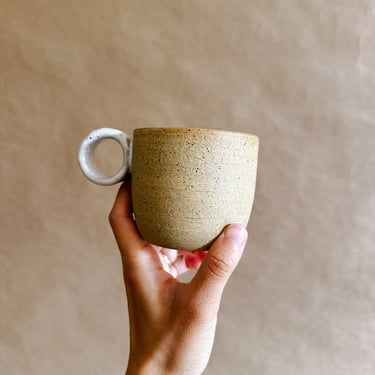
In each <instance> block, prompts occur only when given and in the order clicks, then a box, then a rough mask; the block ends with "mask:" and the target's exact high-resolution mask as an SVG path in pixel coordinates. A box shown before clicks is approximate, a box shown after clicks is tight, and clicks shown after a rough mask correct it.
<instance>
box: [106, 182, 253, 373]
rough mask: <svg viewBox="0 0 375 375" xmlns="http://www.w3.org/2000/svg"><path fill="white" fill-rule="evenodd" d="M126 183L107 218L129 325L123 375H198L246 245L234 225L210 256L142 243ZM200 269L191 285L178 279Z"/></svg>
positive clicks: (244, 235)
mask: <svg viewBox="0 0 375 375" xmlns="http://www.w3.org/2000/svg"><path fill="white" fill-rule="evenodd" d="M132 212H133V210H132V205H131V192H130V182H129V181H127V182H125V183H124V184H123V185H122V186H121V188H120V190H119V192H118V195H117V198H116V200H115V203H114V206H113V208H112V210H111V213H110V215H109V220H110V223H111V226H112V230H113V232H114V235H115V238H116V240H117V244H118V247H119V250H120V253H121V258H122V264H123V274H124V281H125V289H126V294H127V299H128V310H129V324H130V353H129V361H128V367H127V370H126V375H143V374H147V375H158V374H160V375H170V374H178V375H193V374H194V375H196V374H202V373H203V371H204V369H205V368H206V366H207V363H208V360H209V357H210V354H211V350H212V346H213V342H214V336H215V329H216V323H217V314H218V310H219V305H220V300H221V297H222V293H223V290H224V287H225V285H226V283H227V281H228V279H229V277H230V275H231V274H232V272H233V271H234V269H235V267H236V266H237V264H238V262H239V260H240V258H241V255H242V252H243V249H244V247H245V244H246V241H247V232H246V229H244V228H243V227H242V226H240V225H237V224H232V225H229V226H227V227H226V228H225V229H224V231H223V233H222V234H221V235H220V236H219V237H218V238H217V239H216V241H215V242H214V243H213V244H212V246H211V248H210V249H209V251H208V252H199V251H195V252H186V251H184V252H182V251H177V250H170V249H162V248H160V247H157V246H154V245H152V244H150V243H148V242H147V241H145V240H144V239H143V238H142V237H141V236H140V234H139V233H138V230H137V227H136V225H135V221H134V220H133V216H132ZM191 268H199V269H198V271H197V272H196V274H195V275H194V277H193V279H192V280H191V281H190V282H189V283H183V282H181V281H179V280H178V279H177V277H178V276H179V275H181V274H182V273H184V272H186V271H187V270H189V269H191Z"/></svg>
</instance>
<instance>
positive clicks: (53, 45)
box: [0, 0, 375, 375]
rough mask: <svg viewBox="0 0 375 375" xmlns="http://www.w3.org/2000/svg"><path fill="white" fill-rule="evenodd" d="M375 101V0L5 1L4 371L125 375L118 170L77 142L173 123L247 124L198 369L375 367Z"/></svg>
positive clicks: (0, 127)
mask: <svg viewBox="0 0 375 375" xmlns="http://www.w3.org/2000/svg"><path fill="white" fill-rule="evenodd" d="M374 99H375V1H374V0H356V1H352V0H330V1H323V0H319V1H317V0H304V1H299V0H285V1H260V0H258V1H255V0H253V1H245V0H243V1H221V0H217V1H208V0H207V1H161V0H160V1H156V0H155V1H151V0H149V1H146V0H142V1H140V0H132V1H119V0H108V1H98V0H95V1H79V2H76V1H62V0H61V1H57V0H55V1H50V0H49V1H46V0H34V1H26V0H24V1H21V0H12V1H10V0H8V1H7V0H0V160H1V164H0V178H1V180H0V184H1V185H0V197H1V198H0V199H1V206H0V207H1V209H0V215H1V216H0V220H1V221H0V246H1V250H0V372H1V374H12V375H19V374H28V375H32V374H38V375H47V374H56V375H57V374H64V375H65V374H122V373H123V371H124V368H125V364H126V359H127V350H128V338H127V335H128V330H127V316H126V304H125V302H124V292H123V286H122V276H121V267H120V259H119V256H118V253H117V250H116V246H115V243H114V240H113V238H112V235H111V232H110V229H109V225H108V224H107V213H108V211H109V209H110V207H111V205H112V202H113V199H114V194H115V191H116V190H117V187H114V188H103V187H98V186H95V185H93V184H90V183H89V182H87V181H86V180H85V179H84V178H83V177H82V175H81V174H80V172H79V170H78V168H77V163H76V151H77V149H78V146H79V143H80V141H81V138H82V137H83V136H85V135H86V134H87V133H88V132H89V131H90V130H91V129H93V128H96V127H101V126H112V127H117V128H121V129H123V130H125V131H127V132H131V131H132V129H133V128H135V127H141V126H148V125H176V124H177V125H189V126H200V127H216V128H222V129H236V130H242V131H249V132H253V133H255V134H258V135H259V136H260V139H261V150H260V160H259V173H258V185H257V192H256V198H255V206H254V210H253V215H252V219H251V222H250V224H249V231H250V241H249V244H248V246H247V249H246V254H245V255H244V257H243V260H242V262H241V264H240V265H239V268H238V270H237V271H236V273H235V275H234V276H233V278H232V280H231V282H230V284H229V286H228V288H227V289H226V292H225V296H224V300H223V304H222V309H221V314H220V320H219V325H218V331H217V339H216V343H215V347H214V351H213V355H212V359H211V362H210V364H209V367H208V368H207V371H206V373H207V374H212V375H213V374H215V375H221V374H239V375H240V374H244V375H245V374H257V375H274V374H278V375H280V374H282V375H284V374H285V375H292V374H298V375H300V374H304V375H310V374H311V375H315V374H321V375H332V374H334V375H354V374H355V375H369V374H374V373H375V251H374V248H375V228H374V227H375V151H374V150H375V138H374V137H375V128H374V126H375V124H374V122H375V120H374V119H375V117H374V116H375V105H374V104H375V103H374V101H375V100H374ZM103 153H104V154H105V153H107V156H106V158H107V160H108V163H109V165H110V166H112V167H113V165H114V164H116V163H115V154H112V153H111V152H110V150H109V148H108V147H107V149H105V150H104V151H103ZM103 153H102V154H103ZM116 155H117V154H116ZM111 163H112V164H111Z"/></svg>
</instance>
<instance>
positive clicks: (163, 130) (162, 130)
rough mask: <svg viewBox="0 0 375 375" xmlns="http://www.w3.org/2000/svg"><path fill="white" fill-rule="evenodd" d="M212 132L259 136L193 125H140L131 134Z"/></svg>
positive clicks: (257, 138) (256, 138)
mask: <svg viewBox="0 0 375 375" xmlns="http://www.w3.org/2000/svg"><path fill="white" fill-rule="evenodd" d="M150 132H155V133H183V134H186V133H213V134H238V135H243V136H246V137H250V138H254V139H255V140H256V141H257V142H259V137H258V136H257V135H255V134H252V133H247V132H242V131H236V130H225V129H215V128H193V127H183V126H181V127H177V126H165V127H158V126H156V127H142V128H136V129H134V130H133V134H136V133H140V134H142V133H150Z"/></svg>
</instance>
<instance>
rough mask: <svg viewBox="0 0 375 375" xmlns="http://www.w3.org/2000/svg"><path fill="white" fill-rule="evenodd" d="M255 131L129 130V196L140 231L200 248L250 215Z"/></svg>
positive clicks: (169, 244)
mask: <svg viewBox="0 0 375 375" xmlns="http://www.w3.org/2000/svg"><path fill="white" fill-rule="evenodd" d="M258 143H259V140H258V137H257V136H255V135H252V134H247V133H240V132H230V131H223V130H214V129H199V128H141V129H135V130H134V133H133V147H132V200H133V209H134V215H135V220H136V224H137V227H138V230H139V232H140V234H141V235H142V236H143V237H144V238H145V239H146V240H147V241H149V242H150V243H153V244H155V245H159V246H162V247H166V248H173V249H185V250H199V249H206V248H208V247H209V245H210V244H211V243H212V241H213V240H214V239H215V238H216V237H217V236H218V235H219V234H220V233H221V231H222V230H223V229H224V227H225V226H226V225H228V224H231V223H236V224H242V225H243V226H246V225H247V223H248V220H249V217H250V213H251V209H252V205H253V199H254V190H255V181H256V171H257V159H258Z"/></svg>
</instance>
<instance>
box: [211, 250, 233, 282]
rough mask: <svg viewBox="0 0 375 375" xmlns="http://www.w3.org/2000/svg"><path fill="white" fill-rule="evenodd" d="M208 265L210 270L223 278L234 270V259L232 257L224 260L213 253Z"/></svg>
mask: <svg viewBox="0 0 375 375" xmlns="http://www.w3.org/2000/svg"><path fill="white" fill-rule="evenodd" d="M207 266H208V267H209V270H210V271H211V273H212V274H214V275H215V276H217V277H220V278H221V277H224V276H227V275H228V274H230V273H231V272H232V269H233V261H232V260H231V258H230V257H228V258H227V259H225V260H224V259H221V258H219V257H217V256H216V255H211V256H210V260H209V262H208V264H207Z"/></svg>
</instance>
